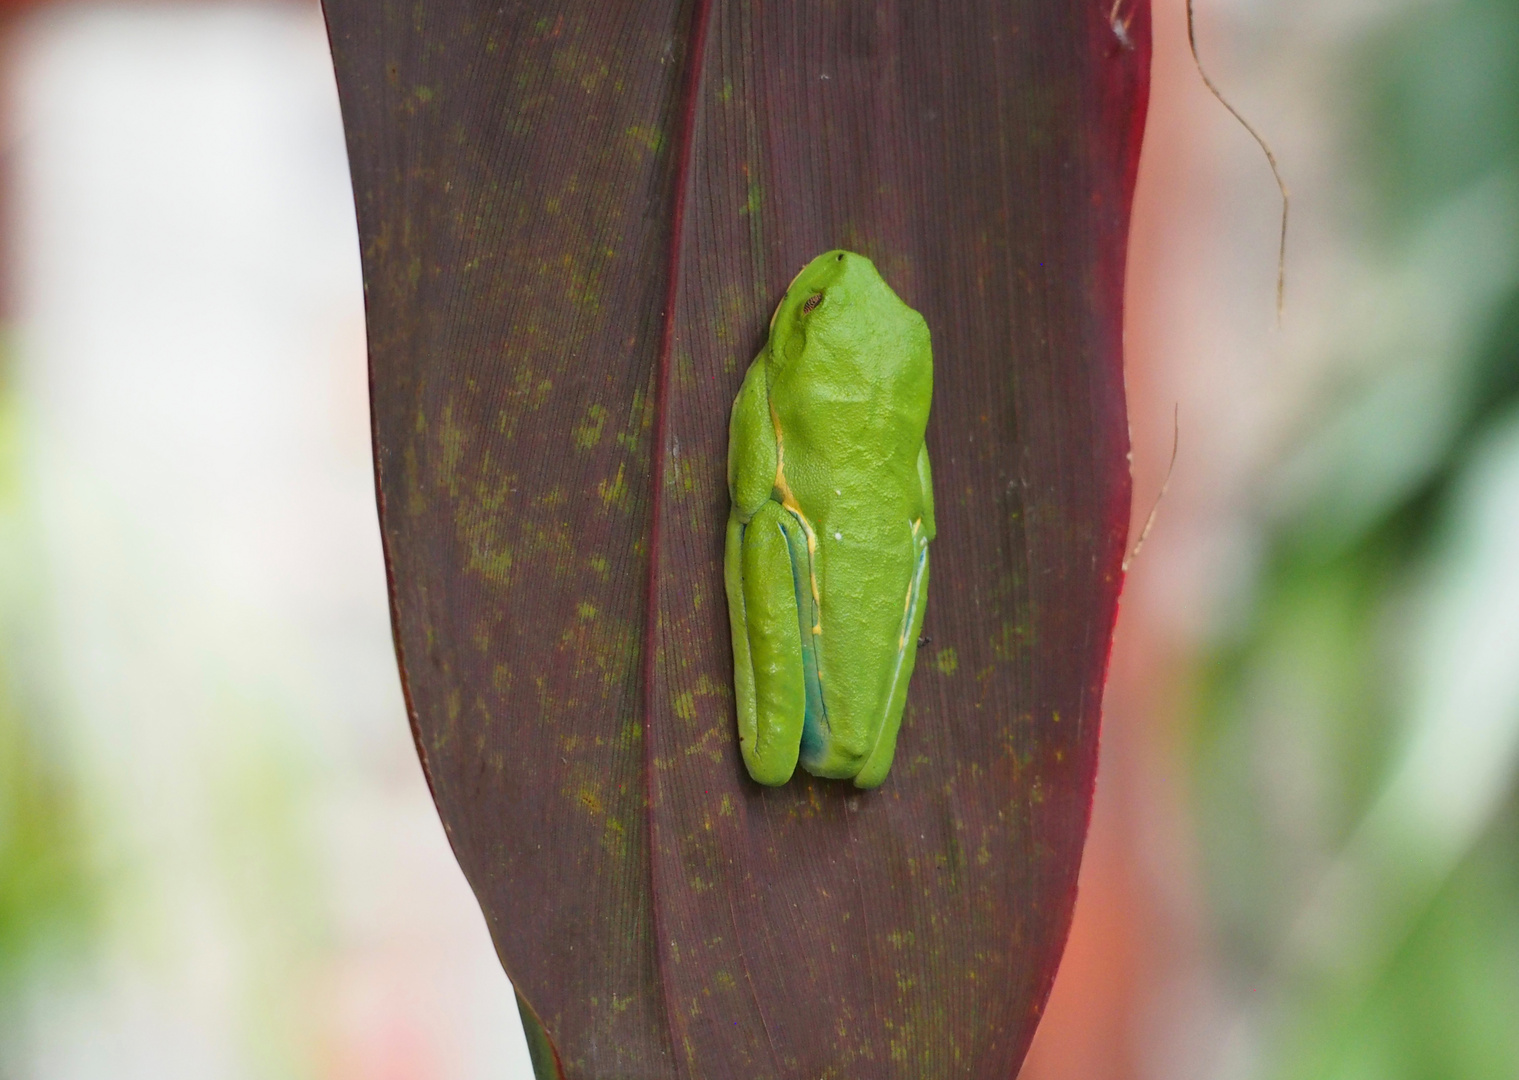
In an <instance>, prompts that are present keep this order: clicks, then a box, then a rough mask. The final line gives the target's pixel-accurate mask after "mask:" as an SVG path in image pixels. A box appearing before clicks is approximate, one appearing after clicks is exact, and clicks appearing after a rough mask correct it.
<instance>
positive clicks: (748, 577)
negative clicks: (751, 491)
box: [724, 502, 807, 785]
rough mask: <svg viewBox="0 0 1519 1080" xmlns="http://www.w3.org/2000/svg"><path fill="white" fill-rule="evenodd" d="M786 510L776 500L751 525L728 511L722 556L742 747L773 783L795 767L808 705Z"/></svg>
mask: <svg viewBox="0 0 1519 1080" xmlns="http://www.w3.org/2000/svg"><path fill="white" fill-rule="evenodd" d="M787 517H788V515H787V513H786V511H785V510H784V509H782V508H781V506H780V504H779V503H775V502H766V503H765V504H764V505H763V506H762V507H760V509H759V510H757V511H756V512H755V514H754V516H753V517H752V518H750V519H749V523H748V524H747V525H746V524H744V523H743V522H741V521H740V520H739V518H738V516H737V515H736V514H733V515H730V516H729V518H728V536H727V545H726V553H725V556H726V557H725V560H724V577H725V579H726V585H727V591H728V612H729V618H730V620H731V623H732V628H733V667H734V683H735V688H736V690H737V697H738V731H739V748H740V750H741V751H742V752H743V756H744V764H745V766H747V767H748V770H749V775H750V776H752V777H753V778H754V779H755V780H757V781H758V782H759V783H761V784H771V785H775V784H784V783H785V782H786V781H787V780H789V779H791V774H792V773H793V772H795V771H796V760H797V755H798V753H799V752H800V748H801V741H802V724H803V721H804V720H805V718H806V712H807V691H806V677H805V673H804V670H803V665H802V635H801V626H800V623H799V619H798V612H797V598H796V585H795V576H794V574H793V571H792V565H791V558H792V556H791V546H790V543H789V542H788V540H787V536H786V525H787V521H786V519H787Z"/></svg>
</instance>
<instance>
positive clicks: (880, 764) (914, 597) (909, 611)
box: [854, 518, 931, 788]
mask: <svg viewBox="0 0 1519 1080" xmlns="http://www.w3.org/2000/svg"><path fill="white" fill-rule="evenodd" d="M929 527H930V526H929V524H928V522H927V521H925V520H923V519H922V518H920V519H918V520H917V521H915V522H914V523H913V526H912V541H913V551H914V553H915V555H916V559H915V562H914V565H913V575H912V581H911V583H910V584H909V585H908V586H907V596H906V598H905V602H904V604H903V610H902V630H901V632H900V634H899V636H898V638H897V642H896V645H897V654H896V661H895V663H894V664H893V665H892V671H891V693H890V694H889V695H888V697H887V699H886V715H885V717H884V718H883V719H882V723H881V731H880V734H879V735H877V736H876V744H875V746H874V747H872V748H871V750H870V753H869V754H868V755H867V756H866V758H865V764H864V765H862V766H861V767H860V771H859V773H858V774H856V776H855V778H854V786H855V787H860V788H873V787H880V786H881V782H882V781H884V780H885V779H886V773H887V772H888V771H889V770H890V769H891V759H892V755H894V754H895V753H896V751H897V732H898V731H900V730H901V727H902V712H903V710H904V709H905V708H906V707H907V684H908V682H910V681H911V679H912V669H913V667H914V665H915V664H916V663H917V659H918V635H920V634H921V633H922V632H923V612H924V610H925V609H926V608H927V606H928V541H929V539H930V538H931V534H930V533H929V531H928V530H929Z"/></svg>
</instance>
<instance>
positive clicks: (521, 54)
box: [328, 0, 1149, 1080]
mask: <svg viewBox="0 0 1519 1080" xmlns="http://www.w3.org/2000/svg"><path fill="white" fill-rule="evenodd" d="M1109 8H1110V4H1109V2H1108V0H1023V2H1018V0H1000V2H997V0H964V2H962V3H958V4H945V5H935V4H929V3H925V2H923V0H888V2H866V0H834V2H818V3H806V4H802V3H763V2H760V0H749V2H747V3H744V2H740V0H695V2H691V0H687V2H684V3H674V2H668V0H566V2H561V3H555V4H549V3H540V4H528V3H513V2H508V3H504V4H503V3H483V2H465V0H428V2H427V3H417V2H410V3H405V4H402V3H398V2H395V0H329V4H328V17H329V20H330V27H331V33H332V41H333V50H334V54H335V56H336V61H337V70H338V78H339V86H340V89H341V92H342V99H343V110H344V117H345V121H346V123H347V129H348V141H349V153H350V156H351V160H352V167H353V176H354V188H355V194H356V200H357V204H358V212H359V224H360V233H361V236H362V242H363V258H364V277H365V284H366V290H367V296H368V310H369V341H370V356H371V365H372V368H371V372H372V388H373V409H374V425H375V454H376V464H377V474H378V487H379V496H380V508H381V516H382V522H383V527H384V536H385V544H386V552H387V557H388V564H389V567H390V573H391V588H392V600H393V606H394V614H395V626H396V643H397V649H398V651H399V653H400V655H401V661H402V670H403V674H404V678H405V681H406V685H407V692H408V701H409V703H410V708H411V716H412V723H413V727H414V732H415V735H416V740H417V746H418V749H419V751H420V753H421V755H422V760H423V764H424V767H425V768H426V771H427V775H428V779H429V782H430V783H431V785H432V790H433V794H434V797H435V798H436V800H437V803H438V808H439V811H440V813H441V814H442V817H443V821H444V824H445V826H446V827H447V829H448V833H449V837H450V839H451V841H452V843H453V845H454V850H455V852H456V853H457V855H458V858H459V861H460V863H461V864H462V866H463V867H464V870H465V873H466V874H467V875H468V877H469V880H470V882H471V883H472V884H473V886H474V889H475V892H476V894H477V895H478V897H479V899H480V902H481V905H482V907H483V908H484V910H485V913H486V917H487V919H488V921H489V924H490V928H491V933H492V935H493V936H494V939H495V942H496V945H497V949H498V950H499V952H500V955H501V959H502V962H503V963H504V964H505V965H506V968H507V971H508V973H509V974H510V976H511V978H512V981H513V982H514V984H515V985H516V986H517V987H518V989H519V991H520V993H521V995H522V997H523V998H524V999H525V1000H526V1001H527V1002H528V1003H530V1006H531V1008H532V1010H533V1011H534V1012H536V1014H537V1015H538V1016H539V1017H540V1018H541V1019H542V1021H543V1023H544V1026H545V1027H546V1028H547V1031H548V1033H549V1035H550V1037H551V1038H552V1041H553V1049H554V1050H556V1051H557V1054H558V1058H559V1061H560V1063H561V1067H562V1069H563V1071H564V1073H565V1074H566V1075H567V1076H569V1077H575V1078H593V1080H612V1078H616V1080H628V1078H644V1077H673V1076H680V1077H688V1078H691V1080H720V1078H724V1077H734V1078H740V1077H741V1078H744V1080H759V1078H766V1077H776V1078H779V1077H798V1078H802V1077H805V1078H809V1080H814V1078H817V1077H840V1078H842V1077H868V1078H871V1080H879V1078H887V1077H903V1078H908V1077H910V1078H913V1080H921V1078H924V1077H949V1076H971V1077H997V1078H1006V1077H1009V1076H1011V1075H1012V1074H1013V1073H1014V1072H1015V1071H1016V1069H1017V1067H1018V1063H1019V1061H1020V1060H1021V1058H1022V1055H1023V1053H1024V1050H1025V1048H1026V1047H1027V1045H1028V1042H1029V1039H1030V1038H1031V1037H1032V1034H1033V1029H1034V1025H1035V1023H1036V1021H1037V1019H1038V1015H1039V1012H1040V1010H1041V1008H1042V1007H1043V1003H1044V1000H1045V997H1046V994H1047V993H1048V990H1049V987H1050V982H1051V980H1052V978H1053V976H1054V972H1055V968H1056V964H1057V962H1058V958H1059V953H1060V949H1061V947H1062V944H1063V941H1064V938H1065V934H1066V929H1067V926H1068V924H1069V921H1070V914H1071V906H1072V902H1073V900H1074V892H1075V882H1076V871H1077V865H1078V863H1079V860H1080V852H1081V844H1082V838H1083V835H1084V832H1085V828H1086V820H1087V812H1088V807H1089V804H1090V797H1091V791H1092V779H1093V773H1094V769H1095V766H1096V751H1097V732H1098V722H1099V707H1100V702H1101V696H1102V682H1103V675H1104V669H1105V666H1106V660H1107V651H1108V639H1109V632H1110V630H1111V627H1112V622H1113V617H1114V612H1115V606H1116V601H1117V595H1118V590H1119V585H1120V571H1119V563H1120V560H1121V558H1122V554H1123V551H1122V548H1123V543H1124V537H1125V530H1126V527H1127V523H1128V515H1129V478H1128V467H1127V462H1126V456H1125V455H1126V452H1127V449H1128V440H1127V427H1126V421H1125V415H1124V399H1123V378H1122V366H1121V358H1120V324H1121V307H1122V302H1121V301H1122V288H1123V267H1124V246H1125V235H1126V230H1127V217H1128V206H1129V198H1130V194H1131V191H1132V185H1133V179H1134V170H1135V162H1136V159H1137V154H1138V148H1139V138H1140V132H1141V128H1142V122H1143V115H1144V106H1145V94H1146V87H1147V75H1148V66H1149V65H1148V60H1149V23H1148V8H1147V4H1146V2H1145V0H1132V2H1131V3H1127V4H1124V5H1122V8H1121V10H1120V11H1119V12H1118V13H1117V15H1116V20H1117V21H1116V23H1115V21H1114V18H1115V17H1114V16H1113V15H1112V13H1111V12H1110V10H1109ZM831 247H847V248H851V249H853V250H856V251H859V252H862V253H864V254H866V255H868V256H870V257H871V258H872V259H874V260H875V262H876V264H877V266H878V267H879V268H880V270H881V272H882V273H883V274H884V275H885V277H886V279H887V280H888V281H889V282H890V283H891V285H892V286H893V287H894V288H895V289H896V290H897V291H898V292H899V293H900V294H901V295H902V296H903V297H904V298H905V299H906V300H907V301H908V302H909V303H910V304H912V305H913V306H914V307H916V308H917V309H918V310H920V311H921V312H922V313H923V314H924V316H925V317H926V318H927V320H928V324H929V326H930V328H931V330H932V333H933V339H934V361H935V369H936V371H935V401H934V411H933V416H932V419H931V421H930V424H929V433H928V441H929V449H930V452H931V455H932V457H933V462H934V469H935V488H936V493H937V496H938V516H939V536H938V539H937V540H936V541H935V543H934V549H933V553H934V554H933V557H934V568H933V586H932V591H931V597H930V601H929V608H928V622H927V627H926V630H925V632H926V633H927V634H928V636H929V637H931V639H932V641H931V644H929V645H928V646H926V647H925V648H924V649H923V650H922V652H921V653H920V658H919V662H918V672H917V675H916V676H915V677H914V680H913V683H912V691H911V697H910V701H909V705H908V714H907V719H906V721H905V724H904V727H903V731H902V735H901V741H900V744H899V747H898V751H897V758H896V764H895V766H894V767H893V769H892V772H891V775H890V777H889V778H888V779H887V781H886V784H885V786H884V787H882V788H881V789H879V790H877V791H874V792H864V793H862V792H859V791H856V790H855V789H854V788H852V787H850V786H849V785H847V784H840V783H833V782H823V781H816V780H812V779H810V778H807V777H804V776H801V775H800V774H799V776H798V778H797V779H796V780H794V781H793V782H792V783H790V784H789V785H787V786H786V787H784V788H779V789H774V790H771V789H764V788H760V787H758V786H756V785H755V784H753V783H751V782H750V781H749V780H748V778H747V777H746V775H745V773H744V769H743V766H742V764H741V763H740V761H739V756H738V752H737V745H736V736H735V731H734V717H733V701H732V692H731V684H732V669H731V663H732V658H731V653H730V645H729V640H728V626H727V621H726V618H727V617H726V607H725V600H724V595H723V584H722V569H721V565H722V546H723V525H724V521H725V519H726V515H727V493H726V489H725V486H724V460H725V453H726V440H727V419H728V409H729V405H730V404H731V402H732V400H733V396H734V394H735V393H736V392H737V389H738V386H739V382H740V380H741V378H742V375H743V371H744V368H745V367H746V365H747V364H748V363H749V361H750V359H751V358H752V357H753V356H754V354H755V352H756V351H757V350H758V348H759V346H760V345H761V343H762V342H763V340H764V333H765V329H766V325H767V322H768V319H769V316H770V312H771V310H772V308H773V307H774V305H775V303H776V302H777V301H778V300H779V298H780V295H781V293H782V292H783V290H784V288H785V286H786V284H787V282H788V281H789V279H790V278H791V276H792V275H793V274H794V273H795V272H796V271H797V269H798V268H799V267H800V266H801V265H802V264H803V263H804V262H806V261H807V260H808V259H810V258H811V257H812V256H813V255H816V254H818V253H819V252H821V251H824V250H826V249H828V248H831Z"/></svg>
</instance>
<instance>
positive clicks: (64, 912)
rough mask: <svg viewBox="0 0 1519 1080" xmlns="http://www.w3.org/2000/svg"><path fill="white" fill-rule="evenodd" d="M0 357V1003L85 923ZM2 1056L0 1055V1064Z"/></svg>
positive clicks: (75, 835) (78, 833)
mask: <svg viewBox="0 0 1519 1080" xmlns="http://www.w3.org/2000/svg"><path fill="white" fill-rule="evenodd" d="M3 361H4V358H3V356H0V1004H3V1002H4V1001H5V999H7V998H9V997H10V996H12V995H13V994H14V993H15V992H16V991H17V989H18V988H19V986H20V984H21V981H22V976H23V975H24V974H25V973H26V971H27V969H28V966H29V965H30V964H31V963H32V962H33V961H35V960H37V959H38V958H39V954H40V953H42V952H43V951H44V950H57V949H60V948H66V947H67V946H69V945H70V944H73V943H76V942H77V940H78V935H79V931H80V930H81V929H82V928H83V927H84V926H85V925H86V924H87V922H88V917H89V895H90V891H89V888H88V877H87V872H86V859H85V845H84V835H85V833H84V829H83V827H82V821H81V819H80V815H79V807H78V804H77V801H76V800H75V799H74V797H73V794H74V793H73V790H72V788H71V786H70V783H69V781H68V778H67V777H66V775H65V774H64V772H63V771H62V770H61V769H60V768H59V767H58V766H57V755H55V754H53V753H50V752H49V750H50V749H55V748H51V747H49V746H48V744H47V741H46V739H45V738H44V735H45V733H44V732H43V731H42V730H41V729H40V727H39V725H38V720H39V716H40V713H41V706H40V700H39V699H40V697H41V695H40V694H37V693H35V692H30V691H31V690H32V689H33V688H30V687H28V685H27V682H26V678H25V676H26V673H27V670H28V669H29V665H28V664H27V663H25V662H24V661H25V659H26V658H29V657H31V656H33V655H34V654H33V649H34V647H35V644H36V638H37V633H36V630H37V627H36V623H35V619H34V618H29V616H34V615H35V612H33V611H31V610H30V608H29V606H28V595H29V592H28V575H27V574H26V573H25V572H24V571H23V568H24V567H27V566H34V565H35V560H32V559H28V558H25V557H24V556H25V555H26V554H27V552H26V550H25V549H26V545H27V541H28V536H29V533H28V530H27V529H26V519H25V518H24V516H23V505H22V503H23V493H22V491H21V489H20V485H19V469H18V462H17V460H16V455H17V453H18V448H19V439H18V430H17V427H18V415H19V414H18V410H17V408H16V404H15V396H14V394H12V393H11V392H10V391H11V384H10V383H9V381H8V380H7V379H6V378H5V375H6V374H7V373H6V370H5V366H4V362H3ZM3 1060H4V1057H3V1055H0V1064H3Z"/></svg>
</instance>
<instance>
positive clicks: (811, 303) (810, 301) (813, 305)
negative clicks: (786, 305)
mask: <svg viewBox="0 0 1519 1080" xmlns="http://www.w3.org/2000/svg"><path fill="white" fill-rule="evenodd" d="M822 302H823V294H822V293H813V294H812V295H811V296H809V297H807V302H806V303H805V304H803V305H802V314H803V315H810V314H812V312H813V311H814V310H816V309H817V306H818V305H819V304H821V303H822Z"/></svg>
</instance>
